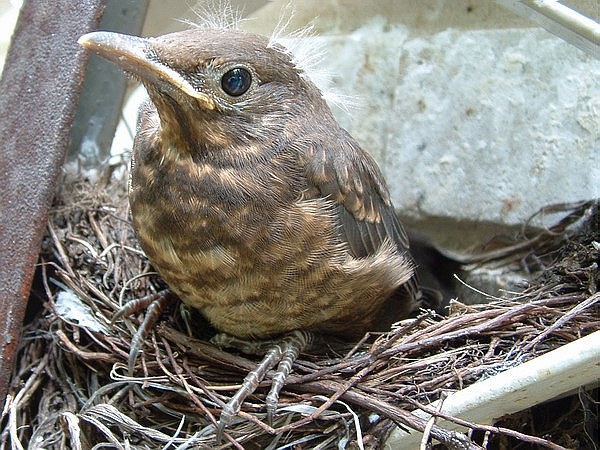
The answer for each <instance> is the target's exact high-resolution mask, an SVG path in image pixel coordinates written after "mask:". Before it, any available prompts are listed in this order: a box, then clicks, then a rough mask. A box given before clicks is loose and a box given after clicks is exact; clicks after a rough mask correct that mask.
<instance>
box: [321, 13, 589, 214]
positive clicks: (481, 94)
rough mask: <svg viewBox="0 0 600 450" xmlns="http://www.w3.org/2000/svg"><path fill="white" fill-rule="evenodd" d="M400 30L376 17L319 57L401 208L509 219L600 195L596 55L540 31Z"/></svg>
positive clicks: (351, 125)
mask: <svg viewBox="0 0 600 450" xmlns="http://www.w3.org/2000/svg"><path fill="white" fill-rule="evenodd" d="M408 36H409V33H408V31H407V30H406V29H405V28H403V27H387V26H386V25H385V24H384V23H383V22H382V21H374V22H373V23H371V24H370V25H367V26H365V27H363V28H361V29H359V30H357V31H355V32H354V33H352V34H350V35H348V36H345V37H343V38H333V37H330V38H327V39H328V40H329V42H328V43H327V47H328V50H329V54H330V57H329V58H328V59H327V60H326V61H325V63H326V64H328V65H331V67H333V68H334V69H335V71H336V73H337V74H338V76H337V77H336V78H335V82H336V85H337V89H339V90H341V91H342V92H344V93H352V94H354V95H356V96H357V97H358V98H359V99H360V100H359V106H357V107H355V108H353V109H352V110H351V111H350V114H348V115H344V114H338V116H339V117H340V121H342V122H343V123H344V125H345V126H346V128H347V129H348V130H349V131H350V132H351V133H352V134H353V135H354V136H355V137H356V138H357V139H358V140H359V141H360V142H361V144H363V145H364V146H365V147H367V148H368V149H369V150H370V151H371V152H372V153H373V155H374V156H375V157H376V159H378V161H379V162H380V164H381V166H382V168H383V170H384V173H385V175H386V178H387V179H388V181H389V184H390V187H391V190H392V194H393V198H394V202H395V204H396V206H397V207H398V208H399V209H400V210H401V211H402V212H403V214H405V215H410V216H412V217H413V218H414V219H415V220H419V221H422V220H426V219H427V218H438V219H439V218H451V219H452V220H453V221H457V222H460V221H468V222H481V223H485V222H490V223H497V224H504V225H517V224H521V223H522V222H523V220H524V219H526V218H527V217H529V216H530V215H531V214H532V213H534V212H535V211H536V210H537V209H538V208H540V207H542V206H544V205H547V204H550V203H556V202H568V201H575V200H581V199H588V198H595V197H598V196H600V163H599V158H600V83H599V82H598V80H599V79H600V61H597V60H594V59H592V58H591V57H588V56H587V55H585V54H584V53H583V52H581V51H579V50H577V49H575V48H574V47H572V46H570V45H569V44H567V43H565V42H563V41H561V40H560V39H558V38H555V37H554V36H552V35H550V34H548V33H547V32H545V31H543V30H540V29H516V30H477V31H465V30H460V31H457V30H446V31H442V32H440V33H436V34H433V35H431V36H429V37H427V38H423V37H420V38H415V39H409V38H408ZM332 70H333V69H332ZM340 74H341V75H340Z"/></svg>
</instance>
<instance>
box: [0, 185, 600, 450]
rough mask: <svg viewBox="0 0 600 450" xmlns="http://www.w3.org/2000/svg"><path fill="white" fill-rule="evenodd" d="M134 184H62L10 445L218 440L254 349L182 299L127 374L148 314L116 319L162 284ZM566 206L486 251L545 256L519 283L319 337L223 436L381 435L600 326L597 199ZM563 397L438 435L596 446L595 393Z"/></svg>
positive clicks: (309, 440)
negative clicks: (539, 409) (222, 339)
mask: <svg viewBox="0 0 600 450" xmlns="http://www.w3.org/2000/svg"><path fill="white" fill-rule="evenodd" d="M125 185H126V182H124V181H122V180H118V181H117V182H112V183H109V184H108V185H106V186H102V187H99V186H98V185H97V184H95V185H93V184H90V183H83V182H79V183H65V184H64V185H63V190H62V192H61V194H60V195H59V196H58V199H57V201H56V203H55V206H54V207H53V210H52V212H51V217H50V221H49V225H48V234H47V237H46V239H45V241H44V246H43V251H42V258H41V263H40V265H39V277H38V280H39V281H38V283H37V284H36V286H35V289H34V297H35V298H37V299H38V300H39V301H40V305H39V311H38V313H37V314H35V315H34V317H33V318H32V319H30V321H29V323H27V324H26V325H25V327H24V331H23V335H22V339H21V343H20V350H19V353H18V358H17V365H16V367H15V370H14V374H13V381H12V385H11V388H10V392H9V396H8V398H7V403H6V406H5V408H4V411H3V419H4V420H3V432H2V448H8V447H9V446H12V448H27V447H29V448H32V447H35V448H45V449H51V448H66V447H70V448H75V449H79V448H83V449H86V448H102V447H110V448H118V449H147V448H150V449H155V448H168V447H170V446H171V447H172V448H204V447H214V446H215V424H216V421H217V420H218V417H219V412H220V410H221V408H222V407H223V405H224V403H225V402H227V401H228V400H229V398H230V397H231V396H232V395H233V393H235V391H236V390H237V389H238V387H239V385H240V383H241V380H242V379H243V377H244V376H245V375H246V373H247V372H248V371H249V370H251V369H252V368H253V367H254V366H255V364H256V362H257V360H256V359H252V357H248V356H246V355H244V354H241V353H235V352H233V353H232V352H228V351H226V350H224V349H221V348H218V347H217V346H215V345H213V344H211V343H210V341H209V339H210V337H211V335H212V334H214V330H211V329H210V327H209V325H208V324H204V323H203V322H202V320H203V319H202V318H201V317H199V316H198V315H196V314H195V313H194V311H188V310H187V309H186V308H184V307H183V306H181V305H180V304H179V302H173V305H172V307H170V308H169V310H168V311H166V312H164V313H163V315H162V316H161V317H160V319H159V322H158V323H157V325H156V326H155V327H154V329H153V331H152V332H151V333H150V335H149V336H147V338H146V340H145V341H144V345H143V352H142V353H141V354H140V355H139V357H138V360H137V363H136V367H135V372H134V376H133V377H132V376H128V371H127V363H128V355H129V349H130V347H131V340H132V336H133V335H134V334H135V331H136V329H137V328H138V327H139V325H140V323H141V321H142V320H143V314H142V313H139V314H136V315H135V316H133V317H124V318H122V319H120V320H119V321H117V323H115V324H111V318H112V317H113V316H114V314H115V312H116V311H117V310H119V308H120V307H121V306H122V305H123V304H124V303H125V302H127V301H128V300H131V299H136V298H140V297H144V296H145V295H147V294H149V293H152V292H157V291H160V290H162V289H164V288H165V286H164V284H163V282H162V281H161V280H160V278H159V277H158V275H157V274H156V273H155V272H154V271H153V270H152V267H151V266H150V265H149V263H148V261H147V260H146V259H145V257H144V255H143V253H142V252H141V251H140V249H139V248H138V246H137V243H136V240H135V238H134V235H133V232H132V229H131V226H130V223H129V220H128V209H127V208H128V206H127V200H126V195H125V192H124V189H125ZM560 211H561V212H563V215H565V216H566V217H565V218H564V219H563V220H561V221H559V222H558V224H557V225H556V226H555V227H553V228H550V229H547V230H542V231H540V230H538V232H536V234H535V235H533V237H529V238H527V237H526V234H523V235H522V236H521V237H520V239H519V241H518V242H513V243H511V244H509V245H508V244H506V243H504V244H503V245H502V246H501V247H500V248H495V249H493V250H490V251H489V252H487V253H485V255H484V256H482V257H479V258H478V259H479V260H480V261H483V260H484V259H493V260H494V261H496V263H497V264H498V261H501V263H502V264H503V265H511V264H512V265H515V266H521V267H522V266H523V265H526V266H527V267H529V268H532V265H531V262H532V261H533V262H534V263H535V264H536V265H537V267H535V269H539V268H542V269H543V270H541V271H538V275H537V276H535V277H534V278H532V280H531V281H530V282H528V283H526V285H524V286H523V289H521V290H520V292H512V293H505V295H504V296H503V298H502V299H499V298H490V297H489V296H485V295H484V294H481V297H482V303H485V304H481V305H471V306H467V305H464V304H461V303H460V302H458V301H453V302H452V304H451V312H450V314H449V315H448V316H447V317H440V316H438V315H436V314H435V313H433V312H431V311H422V313H421V314H420V315H419V316H418V317H416V318H413V319H409V320H405V321H402V322H400V323H398V324H396V325H395V326H394V328H393V329H392V330H390V332H388V333H379V334H375V333H372V334H368V335H366V336H365V337H364V338H363V339H362V340H361V341H360V342H358V343H350V344H348V343H343V342H321V343H320V345H317V346H314V347H313V349H311V350H310V351H309V352H308V353H307V354H302V355H301V356H300V359H299V360H298V361H297V362H296V363H295V364H294V368H293V372H292V374H291V375H290V377H289V378H288V380H287V382H286V386H285V387H284V389H283V391H282V393H281V397H280V401H279V409H278V412H277V414H276V416H275V420H274V423H273V424H272V425H268V424H267V423H266V419H265V416H266V411H265V402H264V400H265V396H266V393H267V392H268V387H269V385H270V380H269V379H268V378H269V376H267V380H266V381H264V382H263V383H261V385H260V387H259V389H258V390H257V392H256V393H255V394H254V395H252V396H251V397H250V398H249V399H248V400H247V401H246V402H245V403H244V404H243V407H242V411H241V412H240V414H239V420H238V421H237V422H236V423H234V424H233V425H232V426H231V427H229V428H228V429H227V430H226V435H227V439H226V440H225V441H224V442H223V443H222V444H220V446H222V447H223V448H269V449H275V448H298V449H299V448H319V449H325V448H344V447H346V448H379V447H380V446H382V443H383V442H384V440H385V438H386V436H387V435H388V433H389V432H390V430H391V429H392V428H393V427H394V426H401V427H404V428H415V429H420V430H423V429H424V428H423V424H422V423H420V422H419V421H418V420H417V419H416V417H415V416H414V415H413V414H411V412H412V411H414V410H416V409H418V408H420V407H421V408H422V407H424V405H427V404H429V403H430V402H432V401H434V400H436V399H438V398H440V396H441V395H442V394H443V393H446V392H449V391H452V390H457V389H461V388H463V387H466V386H467V385H469V384H471V383H473V382H475V381H477V380H479V379H481V378H484V377H487V376H491V375H493V374H495V373H498V372H500V371H503V370H506V369H508V368H510V367H512V366H514V365H517V364H519V363H522V362H524V361H527V360H529V359H531V358H534V357H536V356H539V355H541V354H543V353H546V352H548V351H550V350H553V349H556V348H558V347H560V346H562V345H564V344H566V343H569V342H571V341H574V340H576V339H578V338H580V337H581V336H584V335H587V334H589V333H591V332H593V331H595V330H598V329H599V328H600V322H599V320H598V314H597V303H598V300H599V296H598V293H597V290H598V279H597V275H598V271H597V267H598V266H597V263H598V257H599V249H598V244H597V242H596V241H597V240H598V235H597V233H598V230H597V202H587V203H581V204H577V205H567V206H564V207H563V208H561V209H560ZM555 212H556V211H555ZM34 300H35V299H34ZM32 304H33V303H32ZM595 394H596V395H597V392H595ZM580 397H581V396H580ZM562 401H563V402H564V401H570V402H571V403H569V406H568V408H567V407H565V406H564V405H562V406H561V407H560V413H559V414H557V415H556V417H554V418H553V420H552V421H551V422H552V424H547V426H546V427H545V428H544V426H542V425H540V423H539V420H537V419H536V418H535V414H533V413H532V412H531V411H529V412H528V413H527V415H526V416H519V417H508V418H505V419H503V421H502V422H501V423H500V424H497V425H498V426H496V427H485V426H481V425H477V424H467V425H469V427H470V429H471V433H469V434H468V435H464V434H461V436H462V437H461V438H460V439H458V438H457V433H454V432H449V431H447V430H444V429H443V428H441V427H433V429H430V430H429V431H428V432H429V433H430V435H431V437H434V438H435V439H436V440H437V441H440V442H444V443H445V445H446V446H448V447H450V448H481V447H479V446H478V445H486V446H487V448H501V447H503V446H504V448H506V447H510V448H531V446H533V445H541V446H546V447H550V448H562V447H569V448H573V447H581V448H584V447H587V446H590V445H591V443H593V437H590V434H591V433H593V430H592V431H590V429H589V427H588V428H586V427H587V425H586V423H587V422H586V421H585V420H583V418H584V415H585V413H588V414H589V412H590V411H593V409H594V407H593V406H590V405H592V404H593V400H591V399H589V398H588V399H587V400H586V399H585V398H583V400H582V398H579V399H575V400H573V399H572V398H571V400H564V399H563V400H562ZM586 417H587V416H586ZM534 422H535V423H534ZM557 424H558V425H557ZM432 430H433V431H432ZM452 442H454V444H452ZM456 442H458V444H457V443H456ZM482 443H483V444H482ZM519 446H521V447H519ZM561 446H562V447H561Z"/></svg>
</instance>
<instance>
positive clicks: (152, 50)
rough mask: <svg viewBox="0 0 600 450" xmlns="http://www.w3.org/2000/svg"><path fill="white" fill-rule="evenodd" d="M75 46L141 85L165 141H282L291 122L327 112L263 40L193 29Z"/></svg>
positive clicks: (99, 37)
mask: <svg viewBox="0 0 600 450" xmlns="http://www.w3.org/2000/svg"><path fill="white" fill-rule="evenodd" d="M79 43H80V44H81V45H82V46H83V47H85V48H87V49H89V50H91V51H93V52H95V53H97V54H98V55H100V56H102V57H103V58H105V59H107V60H109V61H111V62H113V63H115V64H116V65H118V66H119V67H121V68H122V69H123V70H124V71H125V72H127V73H128V74H130V75H132V76H133V77H135V78H137V79H138V80H140V81H141V82H142V83H143V84H144V86H145V87H146V89H147V91H148V94H149V96H150V99H151V100H152V102H153V103H154V105H155V106H156V108H157V110H158V114H159V116H160V125H161V127H162V132H163V133H166V134H171V135H173V136H178V137H181V136H182V135H186V134H188V135H189V134H190V133H191V134H192V135H190V136H189V139H190V140H192V141H194V142H195V143H198V142H207V143H210V142H211V141H212V142H213V143H214V144H218V143H221V145H231V144H242V143H250V142H252V141H253V140H254V141H256V140H260V139H263V138H264V139H266V138H268V136H270V135H271V134H273V135H275V134H280V133H281V132H282V131H284V129H285V126H286V124H287V123H289V122H290V119H293V118H297V117H305V116H306V114H307V113H309V112H311V111H312V112H314V113H315V114H323V112H324V111H327V112H328V108H327V106H326V105H325V102H324V100H323V99H322V97H321V93H320V91H319V90H318V88H317V87H316V86H315V85H314V84H313V83H312V82H311V81H310V80H309V79H308V78H307V77H306V75H305V74H304V73H303V71H302V70H301V69H300V68H298V67H297V65H296V64H295V62H294V58H293V56H292V55H291V54H290V53H289V52H288V51H287V50H286V49H285V48H284V47H282V46H280V45H278V44H272V43H271V42H270V41H269V39H268V38H266V37H263V36H260V35H256V34H251V33H247V32H243V31H239V30H234V29H213V30H211V29H191V30H187V31H181V32H177V33H171V34H167V35H164V36H160V37H156V38H141V37H136V36H130V35H124V34H118V33H112V32H104V31H98V32H93V33H89V34H86V35H84V36H82V37H81V38H80V39H79ZM300 110H302V111H303V113H302V114H300V115H299V114H298V111H300ZM321 110H323V111H321ZM163 137H164V136H163ZM235 140H239V142H235Z"/></svg>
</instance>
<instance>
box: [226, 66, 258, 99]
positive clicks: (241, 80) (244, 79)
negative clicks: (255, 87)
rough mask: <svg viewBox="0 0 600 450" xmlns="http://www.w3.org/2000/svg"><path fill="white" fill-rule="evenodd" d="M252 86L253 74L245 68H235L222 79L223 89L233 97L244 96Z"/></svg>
mask: <svg viewBox="0 0 600 450" xmlns="http://www.w3.org/2000/svg"><path fill="white" fill-rule="evenodd" d="M251 84H252V74H251V73H250V72H249V71H248V70H246V69H244V68H243V67H235V68H234V69H231V70H229V71H227V72H225V74H224V75H223V77H221V87H222V88H223V91H225V93H226V94H228V95H231V96H232V97H239V96H240V95H244V94H245V93H246V92H247V91H248V89H250V85H251Z"/></svg>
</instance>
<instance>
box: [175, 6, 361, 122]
mask: <svg viewBox="0 0 600 450" xmlns="http://www.w3.org/2000/svg"><path fill="white" fill-rule="evenodd" d="M193 12H194V14H195V16H196V21H191V20H184V22H185V23H186V24H188V25H189V26H191V27H193V28H199V29H224V30H228V29H234V30H235V29H242V28H243V27H242V24H243V22H246V21H248V20H251V19H245V18H244V12H243V10H241V9H239V8H236V7H234V6H233V5H232V4H231V3H230V2H229V1H226V0H213V1H209V2H206V3H204V4H203V5H199V6H196V7H195V8H194V9H193ZM293 17H294V8H293V6H292V4H291V3H288V4H287V5H286V7H285V8H284V9H282V11H281V14H280V17H279V20H278V22H277V23H276V24H275V26H274V27H273V30H272V32H271V36H270V37H269V47H271V48H277V49H281V48H282V47H283V48H285V50H287V51H288V52H289V53H290V54H291V55H292V61H293V63H294V65H295V66H296V68H297V69H298V70H299V71H300V72H301V75H302V76H305V77H307V78H308V79H310V81H312V82H313V83H314V84H315V85H316V86H317V87H318V88H319V90H320V91H321V95H322V96H323V98H324V99H325V101H327V102H328V103H329V104H330V105H335V106H336V107H338V108H340V109H342V110H344V111H348V109H349V108H351V107H352V106H353V105H354V104H355V99H354V98H353V97H351V96H348V95H344V94H341V93H340V92H337V90H336V88H335V87H334V85H333V75H334V73H332V71H331V70H330V69H329V68H327V67H326V66H325V65H324V64H323V61H324V60H325V58H326V55H327V52H326V50H325V41H324V40H323V39H320V38H319V37H318V36H316V35H315V34H314V27H313V25H312V24H308V25H306V26H304V27H302V28H300V29H295V30H290V24H291V22H292V19H293Z"/></svg>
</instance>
